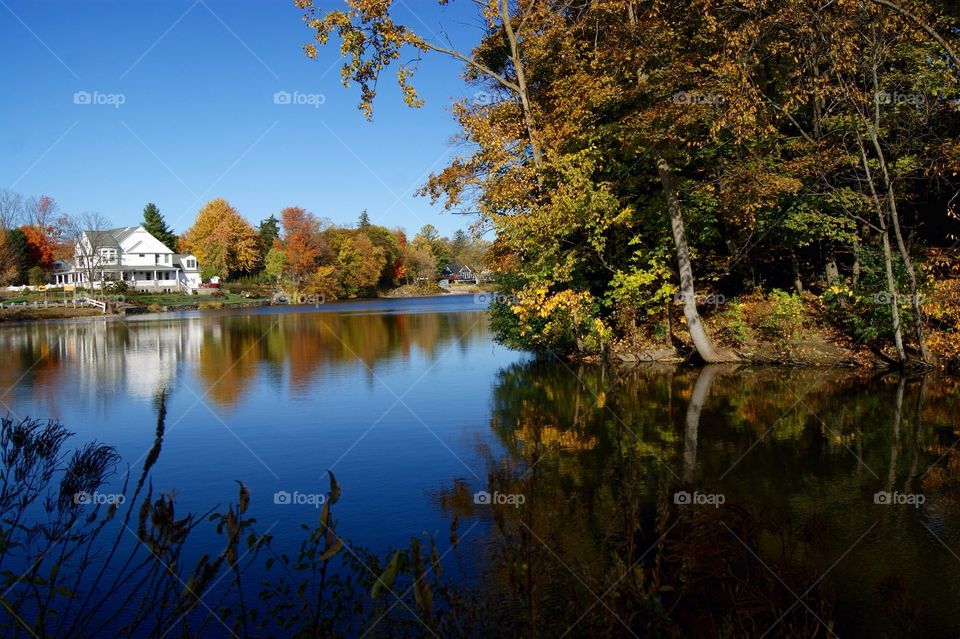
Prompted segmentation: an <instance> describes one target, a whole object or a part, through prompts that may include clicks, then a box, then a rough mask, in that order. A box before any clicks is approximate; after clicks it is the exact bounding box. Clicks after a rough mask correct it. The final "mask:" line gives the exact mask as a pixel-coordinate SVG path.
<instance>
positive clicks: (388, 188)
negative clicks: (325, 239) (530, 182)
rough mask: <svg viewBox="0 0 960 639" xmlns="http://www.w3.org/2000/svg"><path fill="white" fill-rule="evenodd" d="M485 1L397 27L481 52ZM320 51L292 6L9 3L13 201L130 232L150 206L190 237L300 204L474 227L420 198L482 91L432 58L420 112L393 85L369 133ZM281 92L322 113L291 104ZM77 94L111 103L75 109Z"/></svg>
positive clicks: (447, 227)
mask: <svg viewBox="0 0 960 639" xmlns="http://www.w3.org/2000/svg"><path fill="white" fill-rule="evenodd" d="M338 4H339V3H338V2H335V1H333V0H321V6H326V7H333V6H336V5H338ZM470 4H471V3H469V2H459V3H458V2H454V3H452V6H450V7H439V6H437V4H436V3H435V2H434V1H433V0H400V4H399V5H398V8H399V11H398V12H397V17H398V18H399V19H400V20H401V21H402V22H404V23H405V24H409V25H411V26H413V27H415V28H416V29H419V30H421V31H422V32H424V33H425V34H428V35H429V34H435V35H434V36H433V37H434V38H435V39H437V38H438V37H443V38H446V37H449V38H450V40H451V41H452V42H453V43H454V44H455V45H456V46H458V47H459V48H462V49H468V48H469V47H470V46H471V45H472V44H473V43H474V42H475V41H476V40H477V39H479V37H480V30H479V27H478V25H477V21H476V18H474V17H473V16H472V10H471V6H470ZM414 11H415V13H414ZM421 21H422V22H421ZM311 37H312V36H311V32H310V31H309V30H308V29H307V28H306V27H305V26H304V24H303V22H302V19H301V13H300V11H299V10H298V9H297V8H296V7H295V6H294V5H293V2H292V0H232V1H223V0H185V1H181V0H136V1H135V2H133V1H130V0H121V1H115V0H85V1H84V2H76V1H73V0H71V1H66V0H0V74H2V75H0V77H2V80H3V86H4V94H5V95H4V97H3V99H2V100H0V121H2V122H3V126H2V128H0V188H3V187H5V188H12V189H13V190H15V191H18V192H20V193H22V194H24V195H25V196H28V195H40V194H47V195H51V196H53V197H54V198H56V199H57V201H58V202H59V203H60V205H61V207H62V208H63V209H64V210H65V211H66V212H70V213H77V212H82V211H98V212H100V213H102V214H103V215H105V216H106V217H107V218H108V219H110V220H111V221H112V222H113V223H114V224H116V225H128V224H135V223H138V222H139V221H140V219H141V215H142V210H143V206H144V204H145V203H146V202H148V201H152V202H155V203H156V204H157V205H158V206H159V207H160V210H161V211H162V212H163V214H164V215H165V217H166V218H167V221H168V223H170V224H171V225H172V226H173V227H174V229H175V230H176V231H177V232H183V231H185V230H186V229H187V228H188V227H189V225H190V224H191V223H192V222H193V219H194V217H195V215H196V212H197V211H198V210H199V208H200V207H201V206H202V204H203V203H204V202H206V201H207V200H209V199H212V198H214V197H224V198H226V199H228V200H229V201H230V202H231V203H232V204H233V205H234V206H235V207H236V208H237V209H238V210H239V211H240V212H241V213H242V214H243V215H244V216H245V217H246V218H247V219H249V220H250V221H251V222H252V223H254V224H256V223H257V222H258V221H259V220H261V219H263V218H265V217H267V216H269V215H270V214H271V213H277V212H279V211H280V210H281V209H282V208H283V207H285V206H289V205H298V206H303V207H305V208H307V209H309V210H311V211H313V212H315V213H317V214H318V215H321V216H325V217H328V218H330V219H332V220H333V221H334V222H336V223H338V224H352V223H354V222H355V220H356V218H357V215H358V214H359V212H360V211H361V209H364V208H366V209H367V210H368V211H369V213H370V217H371V219H372V220H374V221H375V222H377V223H380V224H384V225H387V226H391V227H393V226H402V227H404V228H406V229H407V230H408V231H411V232H412V231H415V230H416V229H418V228H419V227H420V226H422V225H423V224H424V223H431V224H433V225H434V226H436V227H437V228H439V229H440V231H441V232H443V233H444V234H452V233H453V231H455V230H456V229H458V228H465V227H466V226H467V225H468V224H469V222H470V221H471V220H470V218H465V217H462V216H455V215H450V214H447V213H443V212H442V211H441V210H440V207H439V206H436V207H432V206H431V205H430V203H429V201H428V200H426V199H424V198H419V197H414V195H413V192H414V191H415V190H416V188H417V187H418V186H420V185H421V184H422V183H423V181H424V178H425V176H426V175H427V174H428V173H429V172H430V171H431V170H438V169H439V168H441V167H442V166H443V165H444V163H445V161H446V160H447V159H448V158H449V157H450V155H451V154H453V153H456V152H457V148H456V147H455V146H454V145H453V143H452V138H453V136H454V134H455V133H456V127H455V124H454V122H453V120H452V117H451V116H450V113H449V105H450V102H451V100H452V99H456V98H460V97H462V96H464V95H472V93H473V92H474V91H475V89H472V88H471V87H468V86H465V85H464V83H463V82H462V80H461V79H460V77H459V74H460V73H461V71H462V66H461V64H460V63H458V62H456V61H453V60H448V59H445V58H443V57H440V56H428V57H427V58H425V59H424V60H423V62H422V63H421V65H420V69H419V71H418V73H417V77H416V85H417V88H418V89H419V90H420V92H421V95H422V97H424V98H425V99H426V100H427V103H426V105H425V106H424V107H423V108H421V109H419V110H414V109H410V108H408V107H406V106H405V105H403V103H402V102H401V100H400V97H399V92H398V91H397V89H396V85H395V75H394V71H393V70H392V69H391V70H389V72H388V74H387V75H386V76H385V77H383V78H382V80H381V82H380V86H379V96H378V100H377V103H376V113H375V120H374V122H373V123H368V122H367V121H366V120H365V119H364V118H363V116H362V114H361V113H360V112H359V111H358V110H357V108H356V105H357V101H358V95H359V92H358V90H357V89H356V88H353V89H346V88H344V87H343V85H342V84H341V82H340V74H339V70H340V69H339V62H338V61H339V54H338V52H337V50H336V48H335V47H327V48H324V49H321V50H320V55H319V56H318V59H317V60H309V59H307V58H306V57H304V55H303V53H302V49H301V47H302V45H303V44H305V43H306V42H309V41H310V40H311ZM282 91H285V92H287V93H289V94H290V95H291V97H292V99H295V98H293V96H298V97H299V100H300V101H301V102H306V103H303V104H279V105H278V104H275V103H274V95H275V93H277V92H282ZM77 92H87V94H89V95H90V101H91V102H99V103H98V104H75V102H74V95H75V94H76V93H77ZM315 95H322V96H323V97H322V98H316V97H312V96H315ZM116 96H122V97H116ZM121 101H122V104H119V105H117V104H116V103H117V102H121ZM321 101H322V104H319V105H316V106H315V105H314V104H316V103H318V102H321ZM310 102H313V103H314V104H310Z"/></svg>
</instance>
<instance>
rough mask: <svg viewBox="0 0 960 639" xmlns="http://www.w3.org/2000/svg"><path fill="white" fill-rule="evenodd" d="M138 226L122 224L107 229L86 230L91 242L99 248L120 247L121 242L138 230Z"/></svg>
mask: <svg viewBox="0 0 960 639" xmlns="http://www.w3.org/2000/svg"><path fill="white" fill-rule="evenodd" d="M138 228H139V227H137V226H120V227H117V228H115V229H107V230H106V231H84V234H85V235H86V236H87V237H88V238H89V239H90V242H91V243H92V244H93V245H94V246H96V247H97V248H116V249H118V248H120V243H121V242H123V241H124V240H125V239H127V238H128V237H130V235H131V234H132V233H133V232H134V231H136V230H137V229H138Z"/></svg>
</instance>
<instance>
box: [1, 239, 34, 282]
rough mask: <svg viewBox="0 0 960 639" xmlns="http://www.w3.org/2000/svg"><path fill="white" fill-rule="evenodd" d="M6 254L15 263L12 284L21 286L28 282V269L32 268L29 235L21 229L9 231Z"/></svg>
mask: <svg viewBox="0 0 960 639" xmlns="http://www.w3.org/2000/svg"><path fill="white" fill-rule="evenodd" d="M5 248H6V251H7V255H6V256H5V257H6V258H7V259H9V260H10V262H11V264H12V265H13V269H12V270H13V273H12V277H11V282H10V283H11V284H13V285H16V286H19V285H21V284H26V283H27V271H28V270H29V269H30V252H29V246H28V243H27V236H26V235H25V234H24V232H23V231H21V230H20V229H10V230H8V231H7V241H6V247H5Z"/></svg>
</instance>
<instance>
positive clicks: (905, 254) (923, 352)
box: [868, 68, 930, 364]
mask: <svg viewBox="0 0 960 639" xmlns="http://www.w3.org/2000/svg"><path fill="white" fill-rule="evenodd" d="M873 86H874V87H875V88H876V87H877V86H878V82H877V75H876V68H874V72H873ZM879 109H880V106H879V103H878V104H874V111H875V114H876V115H875V116H874V117H875V119H874V125H873V126H871V127H868V130H869V132H870V142H871V143H872V144H873V150H874V151H875V152H876V154H877V160H878V161H879V162H880V172H881V175H883V181H884V184H885V186H886V190H887V194H886V195H887V206H888V207H889V209H890V226H892V227H893V235H894V237H895V238H896V239H897V249H899V251H900V258H901V259H902V260H903V266H904V269H905V270H906V271H907V283H908V284H909V285H910V304H911V305H912V306H913V317H914V321H913V324H914V330H915V331H916V334H917V343H918V344H919V346H920V358H921V359H922V360H923V363H924V364H926V363H928V362H929V361H930V350H929V349H928V348H927V339H926V336H925V335H924V331H923V309H921V308H920V294H919V293H918V291H917V288H918V287H917V273H916V270H914V268H913V259H912V258H911V257H910V251H908V250H907V244H906V242H904V241H903V233H901V232H900V216H899V214H898V212H897V197H896V193H894V189H893V180H892V179H891V177H890V172H889V171H888V170H887V159H886V156H885V155H884V154H883V149H882V148H881V147H880V139H879V138H878V137H877V127H878V121H879V118H880V114H879Z"/></svg>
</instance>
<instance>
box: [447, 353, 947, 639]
mask: <svg viewBox="0 0 960 639" xmlns="http://www.w3.org/2000/svg"><path fill="white" fill-rule="evenodd" d="M958 408H960V399H958V394H957V384H956V382H955V381H952V380H946V379H931V378H929V377H922V378H916V379H908V378H906V377H898V376H896V375H885V376H870V375H865V374H854V373H850V372H847V371H836V370H774V369H754V370H749V369H747V370H738V369H736V368H735V367H707V368H704V369H701V370H681V369H672V370H671V369H663V368H649V369H638V370H633V371H620V372H611V371H609V370H605V369H603V368H600V367H580V368H575V369H570V368H568V367H566V366H564V365H557V364H551V363H546V362H533V363H527V364H518V365H515V366H512V367H509V368H507V369H505V370H503V371H502V372H501V374H500V377H499V379H498V382H497V385H496V387H495V388H494V392H493V409H494V412H493V417H492V420H491V427H492V429H493V431H494V432H495V433H496V434H497V436H498V439H499V441H500V442H501V443H502V445H503V446H504V447H505V449H506V453H505V454H504V455H500V456H498V455H497V454H496V453H495V452H493V451H492V450H488V451H487V453H488V454H487V459H488V464H489V479H490V487H489V490H490V491H491V492H493V491H499V492H501V493H507V494H510V493H517V494H522V495H525V496H526V504H527V506H526V507H525V508H520V509H518V508H515V507H512V506H509V505H500V506H498V505H493V506H477V505H475V504H473V503H472V500H471V499H470V496H469V494H467V492H468V488H467V487H466V486H465V485H463V484H459V483H454V485H453V486H452V487H451V488H448V489H445V490H443V491H441V494H440V495H439V502H440V504H441V506H442V508H443V509H444V510H445V512H447V513H449V514H450V515H452V516H455V517H457V518H458V519H466V520H469V519H472V518H480V519H481V520H486V521H489V522H490V525H491V526H492V533H491V541H490V544H491V545H490V548H489V552H488V553H487V554H486V555H485V561H486V565H485V572H484V575H485V576H484V578H483V579H481V580H480V585H479V592H480V593H481V594H480V595H479V599H480V600H481V601H484V602H486V604H487V605H488V606H489V607H490V614H491V615H493V617H494V618H497V619H499V623H501V624H514V625H515V626H516V627H518V628H519V630H518V631H517V633H516V635H517V636H562V635H564V633H568V634H567V636H631V634H635V635H636V636H645V635H646V634H653V635H670V636H675V635H677V636H764V635H765V633H768V634H766V636H830V635H831V634H832V633H837V634H838V635H839V636H881V635H885V636H915V635H917V634H925V635H928V636H957V634H958V633H960V622H958V621H957V620H956V618H955V616H954V615H953V614H952V611H953V609H954V606H955V605H956V603H957V601H956V593H957V592H960V558H958V556H957V555H958V552H960V535H958V532H957V531H958V530H960V528H958V525H960V518H958V514H960V509H958V508H957V501H956V495H957V490H956V486H957V478H958V473H960V471H958V469H960V455H957V453H956V451H955V449H953V448H951V446H952V444H954V443H956V441H957V432H956V421H955V420H956V418H955V415H956V414H957V410H958ZM678 495H688V496H689V495H700V496H701V499H702V501H701V503H700V504H699V505H698V504H696V503H693V504H690V503H689V502H687V503H685V502H684V501H683V499H689V497H685V498H683V499H681V498H679V497H678ZM710 496H720V499H719V500H717V499H714V500H713V501H711V500H710V499H709V497H710ZM695 499H696V498H694V500H695ZM718 501H719V504H720V505H719V506H718V505H717V504H718ZM891 501H892V502H893V503H889V502H891ZM495 602H499V604H495Z"/></svg>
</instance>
